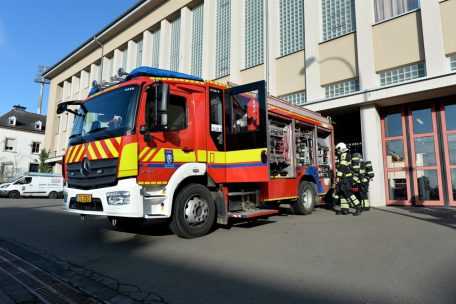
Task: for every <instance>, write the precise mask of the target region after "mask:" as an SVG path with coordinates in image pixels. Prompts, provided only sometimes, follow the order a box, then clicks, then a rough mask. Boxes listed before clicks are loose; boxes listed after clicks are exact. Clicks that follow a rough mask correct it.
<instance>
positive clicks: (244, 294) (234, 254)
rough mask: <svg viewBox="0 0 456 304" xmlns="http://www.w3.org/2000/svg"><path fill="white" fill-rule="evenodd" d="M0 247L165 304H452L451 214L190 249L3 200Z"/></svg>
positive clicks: (385, 213)
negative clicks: (48, 260)
mask: <svg viewBox="0 0 456 304" xmlns="http://www.w3.org/2000/svg"><path fill="white" fill-rule="evenodd" d="M0 238H3V239H5V240H7V241H8V242H11V243H14V244H17V245H19V246H23V247H24V248H26V249H27V250H30V251H32V252H36V253H37V254H40V255H44V256H47V257H49V256H51V257H55V259H58V260H61V261H66V262H68V263H71V264H72V265H78V266H81V267H83V268H84V269H86V270H87V271H91V272H93V273H97V274H99V275H103V276H107V277H110V278H114V279H117V280H119V281H120V282H122V283H125V284H131V285H132V286H136V287H139V288H141V290H143V291H144V292H146V293H150V294H153V295H156V296H157V297H158V298H159V299H160V300H157V302H166V303H454V301H455V299H456V289H455V286H456V261H455V257H456V210H455V209H452V210H448V209H428V208H414V209H404V208H394V207H386V208H381V209H374V210H371V211H369V212H366V213H363V214H362V215H361V216H360V217H354V216H351V215H350V216H336V215H335V214H334V212H332V211H328V210H323V209H317V210H316V211H315V212H314V213H313V214H311V215H309V216H296V215H281V216H275V217H271V218H269V220H261V221H258V222H256V223H254V224H252V223H247V224H236V225H234V226H231V227H230V228H218V229H216V230H215V231H214V232H212V233H211V234H209V235H207V236H205V237H202V238H198V239H193V240H185V239H180V238H178V237H176V236H174V235H173V234H172V233H171V231H170V230H169V229H168V227H167V225H166V223H164V222H152V223H147V224H146V225H145V226H144V227H142V228H140V229H136V230H131V231H119V230H116V229H114V228H112V227H111V226H110V224H109V222H108V221H107V220H106V218H102V217H88V218H87V219H86V221H84V222H81V221H80V218H79V216H77V215H73V214H66V213H63V211H62V210H61V207H60V200H44V199H20V200H11V199H0Z"/></svg>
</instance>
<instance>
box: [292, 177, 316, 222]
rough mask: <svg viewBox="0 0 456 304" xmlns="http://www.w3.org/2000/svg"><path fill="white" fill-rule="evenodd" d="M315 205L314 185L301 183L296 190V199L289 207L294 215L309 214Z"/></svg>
mask: <svg viewBox="0 0 456 304" xmlns="http://www.w3.org/2000/svg"><path fill="white" fill-rule="evenodd" d="M314 205H315V184H314V183H311V182H301V183H300V184H299V188H298V199H297V201H296V202H295V203H293V204H292V205H291V207H292V208H293V211H294V213H296V214H300V215H306V214H311V213H312V211H313V209H314Z"/></svg>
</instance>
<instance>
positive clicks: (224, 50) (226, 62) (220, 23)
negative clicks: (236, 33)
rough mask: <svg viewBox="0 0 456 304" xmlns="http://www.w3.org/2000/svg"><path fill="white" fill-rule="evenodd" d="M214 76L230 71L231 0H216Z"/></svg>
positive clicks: (218, 76) (221, 75) (224, 74)
mask: <svg viewBox="0 0 456 304" xmlns="http://www.w3.org/2000/svg"><path fill="white" fill-rule="evenodd" d="M215 40H216V41H215V45H216V50H215V78H220V77H223V76H226V75H228V74H229V73H230V52H231V48H230V46H231V43H230V41H231V0H218V1H217V25H216V39H215Z"/></svg>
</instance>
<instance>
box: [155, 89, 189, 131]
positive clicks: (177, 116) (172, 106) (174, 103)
mask: <svg viewBox="0 0 456 304" xmlns="http://www.w3.org/2000/svg"><path fill="white" fill-rule="evenodd" d="M150 96H151V98H152V100H151V107H150V108H151V109H150V111H148V112H149V113H147V115H148V117H150V118H152V117H153V116H154V115H153V111H155V109H156V105H155V98H153V95H152V94H151V95H150ZM167 113H168V128H167V129H166V131H179V130H184V129H186V128H187V126H188V110H187V99H186V98H185V97H183V96H180V95H175V94H170V95H169V101H168V112H167Z"/></svg>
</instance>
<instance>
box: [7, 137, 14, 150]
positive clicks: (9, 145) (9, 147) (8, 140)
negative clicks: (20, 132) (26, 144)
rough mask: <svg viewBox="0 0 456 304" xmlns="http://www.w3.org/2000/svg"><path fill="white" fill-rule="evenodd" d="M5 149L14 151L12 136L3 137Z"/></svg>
mask: <svg viewBox="0 0 456 304" xmlns="http://www.w3.org/2000/svg"><path fill="white" fill-rule="evenodd" d="M5 151H16V140H15V139H13V138H7V139H5Z"/></svg>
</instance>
